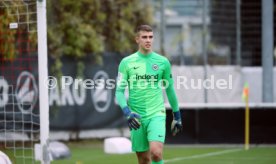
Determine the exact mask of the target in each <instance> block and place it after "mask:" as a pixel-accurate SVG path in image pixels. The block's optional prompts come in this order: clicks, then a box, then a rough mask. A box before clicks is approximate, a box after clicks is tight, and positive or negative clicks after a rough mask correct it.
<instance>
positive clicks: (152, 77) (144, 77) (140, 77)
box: [136, 74, 158, 80]
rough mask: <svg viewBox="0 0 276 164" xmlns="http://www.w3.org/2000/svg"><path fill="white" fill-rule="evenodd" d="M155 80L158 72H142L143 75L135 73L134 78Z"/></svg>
mask: <svg viewBox="0 0 276 164" xmlns="http://www.w3.org/2000/svg"><path fill="white" fill-rule="evenodd" d="M151 79H153V80H157V79H158V74H156V75H147V74H144V75H137V74H136V80H151Z"/></svg>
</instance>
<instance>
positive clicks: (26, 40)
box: [0, 0, 39, 164]
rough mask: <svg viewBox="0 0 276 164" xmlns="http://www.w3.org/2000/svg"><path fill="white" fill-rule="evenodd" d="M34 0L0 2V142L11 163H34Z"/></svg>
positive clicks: (36, 122) (36, 114)
mask: <svg viewBox="0 0 276 164" xmlns="http://www.w3.org/2000/svg"><path fill="white" fill-rule="evenodd" d="M36 29H37V27H36V1H35V0H1V1H0V63H1V64H0V142H1V147H0V149H1V151H4V152H5V153H7V154H8V156H9V157H10V159H11V160H12V162H13V163H24V164H25V163H26V164H27V163H28V164H29V163H35V161H34V144H35V143H37V142H38V141H39V106H38V55H37V54H38V53H37V30H36Z"/></svg>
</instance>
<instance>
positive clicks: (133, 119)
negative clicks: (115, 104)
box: [123, 107, 141, 130]
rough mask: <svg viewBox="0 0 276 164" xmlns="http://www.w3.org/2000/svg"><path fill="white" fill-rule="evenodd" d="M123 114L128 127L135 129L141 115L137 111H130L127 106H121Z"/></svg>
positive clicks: (138, 126)
mask: <svg viewBox="0 0 276 164" xmlns="http://www.w3.org/2000/svg"><path fill="white" fill-rule="evenodd" d="M123 112H124V115H125V117H126V119H127V123H128V127H129V129H130V130H132V129H134V130H137V129H139V128H140V121H139V119H140V118H141V116H140V115H139V114H137V113H134V112H131V111H130V109H129V107H124V108H123Z"/></svg>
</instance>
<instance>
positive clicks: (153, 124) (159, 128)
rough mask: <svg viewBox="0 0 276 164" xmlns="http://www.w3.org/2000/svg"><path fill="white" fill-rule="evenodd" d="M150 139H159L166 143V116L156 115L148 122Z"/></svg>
mask: <svg viewBox="0 0 276 164" xmlns="http://www.w3.org/2000/svg"><path fill="white" fill-rule="evenodd" d="M147 132H148V141H149V142H152V141H157V142H161V143H164V142H165V137H166V118H165V117H163V116H162V117H154V118H152V119H151V120H150V122H149V124H148V129H147Z"/></svg>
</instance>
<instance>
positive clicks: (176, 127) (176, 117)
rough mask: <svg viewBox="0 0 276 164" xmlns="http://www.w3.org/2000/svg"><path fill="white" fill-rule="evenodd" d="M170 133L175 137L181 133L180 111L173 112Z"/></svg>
mask: <svg viewBox="0 0 276 164" xmlns="http://www.w3.org/2000/svg"><path fill="white" fill-rule="evenodd" d="M171 131H172V135H173V136H175V135H176V134H177V133H178V132H180V131H182V121H181V114H180V111H177V112H173V121H172V125H171Z"/></svg>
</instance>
